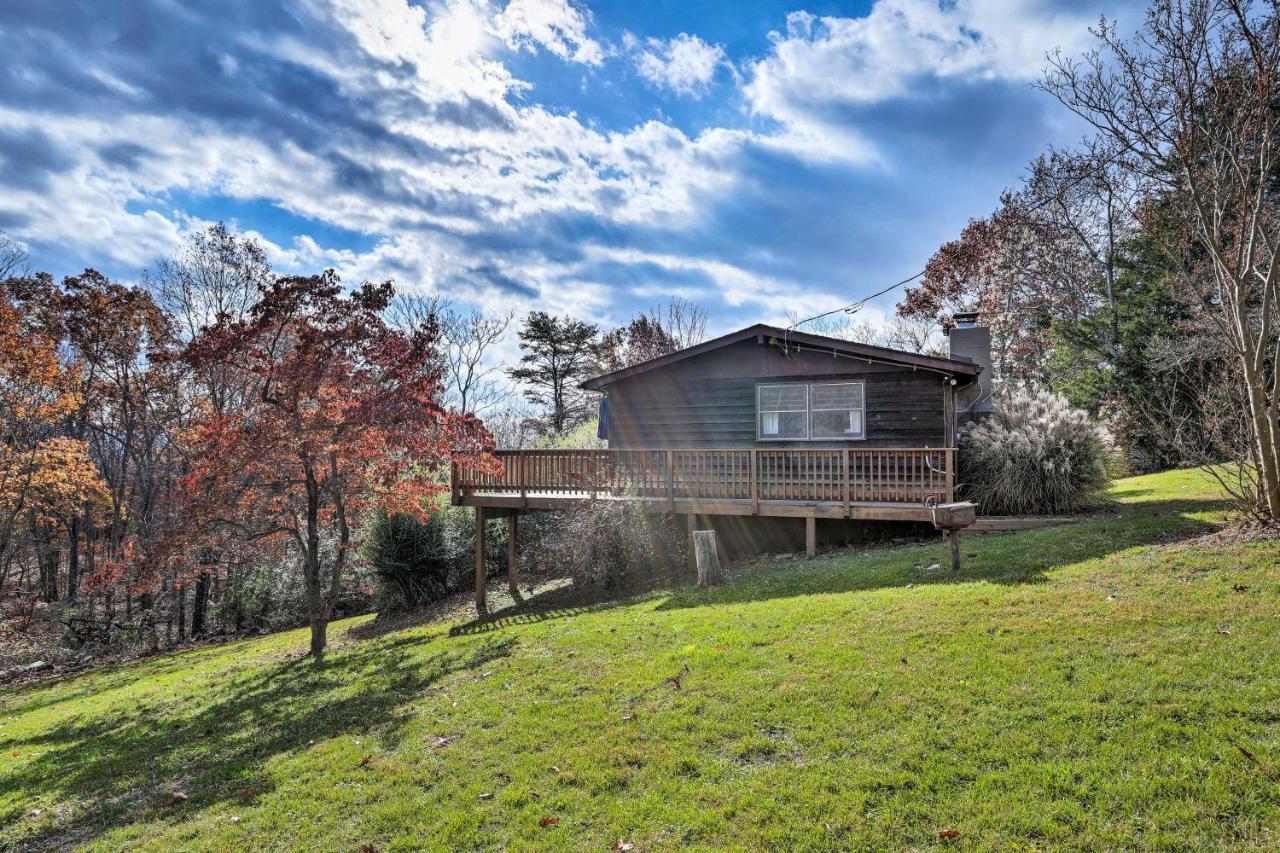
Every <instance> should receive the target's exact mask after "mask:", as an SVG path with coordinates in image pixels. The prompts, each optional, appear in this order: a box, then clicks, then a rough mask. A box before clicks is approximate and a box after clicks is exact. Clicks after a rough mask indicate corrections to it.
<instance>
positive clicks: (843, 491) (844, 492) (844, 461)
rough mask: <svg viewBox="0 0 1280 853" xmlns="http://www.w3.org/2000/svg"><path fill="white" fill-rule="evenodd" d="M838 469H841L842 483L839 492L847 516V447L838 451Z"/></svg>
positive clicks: (846, 516)
mask: <svg viewBox="0 0 1280 853" xmlns="http://www.w3.org/2000/svg"><path fill="white" fill-rule="evenodd" d="M840 471H841V475H840V479H841V482H842V483H843V485H842V486H841V494H842V495H843V499H844V517H845V518H848V517H849V449H848V448H845V449H844V450H843V451H841V453H840Z"/></svg>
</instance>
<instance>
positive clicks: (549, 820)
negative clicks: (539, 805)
mask: <svg viewBox="0 0 1280 853" xmlns="http://www.w3.org/2000/svg"><path fill="white" fill-rule="evenodd" d="M559 822H560V818H558V817H544V818H543V819H542V820H540V821H538V826H541V827H547V826H554V825H555V824H557V823H559Z"/></svg>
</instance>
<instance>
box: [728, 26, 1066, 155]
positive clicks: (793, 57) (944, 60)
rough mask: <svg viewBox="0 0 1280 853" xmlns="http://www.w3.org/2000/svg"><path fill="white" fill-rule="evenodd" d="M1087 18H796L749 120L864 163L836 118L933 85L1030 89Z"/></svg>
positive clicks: (751, 76)
mask: <svg viewBox="0 0 1280 853" xmlns="http://www.w3.org/2000/svg"><path fill="white" fill-rule="evenodd" d="M1088 14H1090V13H1082V12H1081V11H1079V10H1076V11H1063V10H1055V9H1054V8H1052V7H1051V6H1050V5H1049V4H1048V3H1046V2H1043V0H956V2H954V3H939V2H937V0H878V2H876V3H875V5H874V6H872V8H871V11H870V12H869V13H868V14H867V15H865V16H864V17H860V18H841V17H822V18H819V17H815V16H814V15H811V14H809V13H808V12H792V13H791V14H790V15H788V16H787V26H786V31H785V32H783V33H777V32H775V33H772V34H771V38H772V41H773V46H772V49H771V51H770V52H769V54H768V55H767V56H766V57H764V58H763V59H761V60H759V61H757V62H755V63H753V64H752V65H751V66H750V68H749V71H748V82H747V83H746V85H745V86H744V88H743V91H744V94H745V96H746V98H747V102H748V105H749V108H750V110H751V111H752V113H754V114H756V115H760V116H764V117H767V118H771V119H774V120H775V121H778V122H780V123H781V124H782V125H784V126H785V127H787V128H789V130H790V132H791V133H792V134H794V138H795V140H796V141H797V145H798V147H797V148H796V150H797V151H800V152H805V151H808V152H810V153H812V154H815V155H817V156H824V155H825V156H831V155H833V154H838V153H839V151H840V150H841V149H845V148H847V149H848V150H850V151H853V152H854V153H855V155H856V158H859V159H864V160H865V159H866V157H867V151H866V142H865V140H860V139H859V138H858V137H856V136H852V137H851V136H850V133H851V131H850V129H849V125H850V122H849V120H848V115H847V112H842V111H847V110H848V109H850V108H858V107H866V106H868V105H872V104H877V103H880V102H883V101H887V100H890V99H894V98H903V97H912V96H915V95H917V94H925V93H928V92H930V91H932V87H931V86H930V82H931V80H934V79H946V78H960V79H997V78H998V79H1005V80H1026V81H1030V80H1033V79H1035V78H1036V77H1037V76H1038V75H1039V73H1040V71H1041V68H1042V66H1043V64H1044V56H1045V53H1046V52H1047V51H1049V50H1051V49H1052V48H1054V47H1057V46H1062V47H1064V48H1065V49H1067V50H1071V49H1073V48H1074V47H1075V46H1077V44H1078V43H1079V42H1080V41H1081V40H1082V39H1083V38H1084V37H1085V36H1087V32H1086V29H1085V27H1086V24H1087V22H1088V17H1087V16H1088ZM849 143H853V144H849ZM873 159H874V158H873Z"/></svg>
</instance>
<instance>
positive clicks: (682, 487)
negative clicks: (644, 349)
mask: <svg viewBox="0 0 1280 853" xmlns="http://www.w3.org/2000/svg"><path fill="white" fill-rule="evenodd" d="M494 456H495V457H496V458H497V459H498V460H499V461H500V462H502V463H503V465H502V468H501V470H499V471H497V472H495V473H487V472H481V471H476V470H473V469H469V468H466V467H459V466H457V465H456V464H455V465H454V468H453V471H452V472H451V477H450V485H451V490H452V492H453V499H454V502H455V503H457V502H459V501H460V500H461V499H462V498H463V497H466V496H473V495H485V494H508V493H509V494H513V495H519V496H520V497H521V498H525V497H527V496H528V495H529V494H530V493H539V494H550V495H561V496H565V497H582V498H594V497H597V496H599V495H601V494H609V495H615V496H622V495H635V496H637V497H641V498H648V499H658V500H665V501H666V502H668V503H670V504H671V505H672V506H673V507H674V504H675V502H676V500H678V499H706V500H741V501H748V502H750V503H751V504H752V506H753V508H754V510H755V511H756V512H758V511H759V505H760V503H761V502H762V501H786V502H804V503H815V502H817V503H837V502H838V503H842V504H844V505H845V507H846V508H847V507H849V506H850V505H852V504H863V503H925V502H927V501H929V500H931V499H932V500H934V501H938V502H948V501H951V500H953V498H954V489H955V448H954V447H857V448H836V449H828V448H798V449H784V448H736V447H735V448H728V447H726V448H646V449H627V450H615V449H601V450H568V449H558V448H557V449H546V450H541V449H540V450H499V451H496V452H495V453H494Z"/></svg>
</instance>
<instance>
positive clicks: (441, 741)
mask: <svg viewBox="0 0 1280 853" xmlns="http://www.w3.org/2000/svg"><path fill="white" fill-rule="evenodd" d="M457 739H458V736H457V735H437V736H436V749H443V748H444V747H446V746H448V745H449V744H451V743H453V742H454V741H455V740H457Z"/></svg>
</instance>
